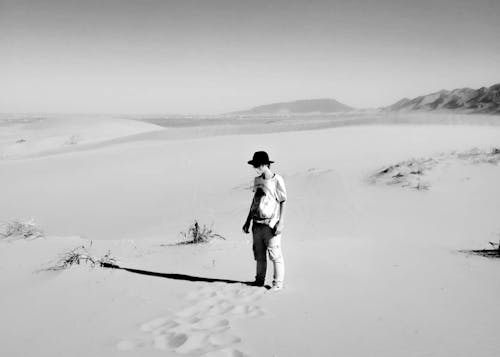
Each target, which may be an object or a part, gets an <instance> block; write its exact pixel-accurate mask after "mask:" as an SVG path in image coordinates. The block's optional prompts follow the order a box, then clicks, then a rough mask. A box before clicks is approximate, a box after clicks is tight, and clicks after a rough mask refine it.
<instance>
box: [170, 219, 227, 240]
mask: <svg viewBox="0 0 500 357" xmlns="http://www.w3.org/2000/svg"><path fill="white" fill-rule="evenodd" d="M181 236H182V237H184V239H185V241H184V242H181V243H179V244H199V243H208V242H210V241H212V240H214V239H226V238H224V237H223V236H221V235H220V234H217V233H215V232H214V231H213V229H212V226H210V227H208V226H206V225H205V224H204V225H203V226H202V225H200V223H198V221H197V220H195V221H194V223H193V224H192V225H191V226H189V228H188V230H187V231H186V232H181Z"/></svg>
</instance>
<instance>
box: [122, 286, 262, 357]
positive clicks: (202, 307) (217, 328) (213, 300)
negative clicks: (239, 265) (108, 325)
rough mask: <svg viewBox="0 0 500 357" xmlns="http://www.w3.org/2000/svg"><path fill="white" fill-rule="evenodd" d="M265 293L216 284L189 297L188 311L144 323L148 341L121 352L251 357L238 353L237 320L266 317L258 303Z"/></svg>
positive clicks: (125, 346)
mask: <svg viewBox="0 0 500 357" xmlns="http://www.w3.org/2000/svg"><path fill="white" fill-rule="evenodd" d="M265 293H266V292H265V290H264V289H258V288H253V287H249V286H246V285H243V284H224V283H212V284H210V285H209V286H206V285H204V286H201V287H199V288H198V289H196V290H194V291H191V292H190V293H188V294H187V296H186V300H187V301H188V304H187V306H186V307H185V308H183V309H181V310H179V311H177V312H174V313H172V314H170V315H168V316H160V317H157V318H155V319H153V320H150V321H148V322H145V323H143V324H142V325H140V327H139V329H140V331H141V332H143V333H144V334H145V335H146V337H143V338H141V339H136V340H134V339H132V340H122V341H120V342H119V343H118V344H117V345H116V347H117V349H119V350H127V351H130V350H135V349H138V348H145V347H149V348H154V349H157V350H168V351H171V352H174V353H176V354H179V355H189V356H205V357H219V356H220V357H223V356H224V357H247V356H248V354H247V353H244V352H242V351H241V350H240V349H238V347H239V345H241V343H242V342H243V340H242V338H241V337H240V336H237V335H236V334H235V333H234V332H233V331H232V329H231V324H232V322H233V321H235V320H237V319H246V318H257V317H261V316H264V315H265V314H266V313H265V311H264V310H263V309H262V308H261V307H260V306H258V305H257V301H258V300H259V299H260V298H261V297H262V296H263V295H264V294H265Z"/></svg>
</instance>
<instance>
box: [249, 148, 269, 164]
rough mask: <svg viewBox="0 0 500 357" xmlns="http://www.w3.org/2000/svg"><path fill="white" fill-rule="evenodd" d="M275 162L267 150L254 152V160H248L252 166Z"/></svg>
mask: <svg viewBox="0 0 500 357" xmlns="http://www.w3.org/2000/svg"><path fill="white" fill-rule="evenodd" d="M273 162H274V161H271V160H269V155H268V154H267V152H265V151H256V152H254V154H253V158H252V160H250V161H248V163H249V164H250V165H252V166H260V165H266V164H272V163H273Z"/></svg>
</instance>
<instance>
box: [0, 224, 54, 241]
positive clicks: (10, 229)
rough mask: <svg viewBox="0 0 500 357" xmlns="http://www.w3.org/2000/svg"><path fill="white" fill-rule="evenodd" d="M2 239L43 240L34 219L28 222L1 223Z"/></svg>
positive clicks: (41, 232)
mask: <svg viewBox="0 0 500 357" xmlns="http://www.w3.org/2000/svg"><path fill="white" fill-rule="evenodd" d="M0 237H1V238H4V239H37V238H43V237H44V233H43V231H42V230H40V229H39V228H38V227H37V226H36V224H35V221H34V220H33V219H30V220H27V221H17V220H15V221H10V222H3V223H0Z"/></svg>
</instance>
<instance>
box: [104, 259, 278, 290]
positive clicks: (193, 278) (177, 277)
mask: <svg viewBox="0 0 500 357" xmlns="http://www.w3.org/2000/svg"><path fill="white" fill-rule="evenodd" d="M101 266H102V267H103V268H110V269H120V270H126V271H128V272H130V273H135V274H141V275H148V276H156V277H159V278H166V279H172V280H185V281H201V282H205V283H226V284H243V285H248V286H258V285H255V283H254V282H253V281H240V280H230V279H217V278H205V277H201V276H193V275H186V274H173V273H158V272H155V271H148V270H141V269H131V268H124V267H121V266H118V265H116V264H112V263H104V262H103V263H101ZM264 287H265V288H266V289H269V288H270V286H268V285H265V286H264Z"/></svg>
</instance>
